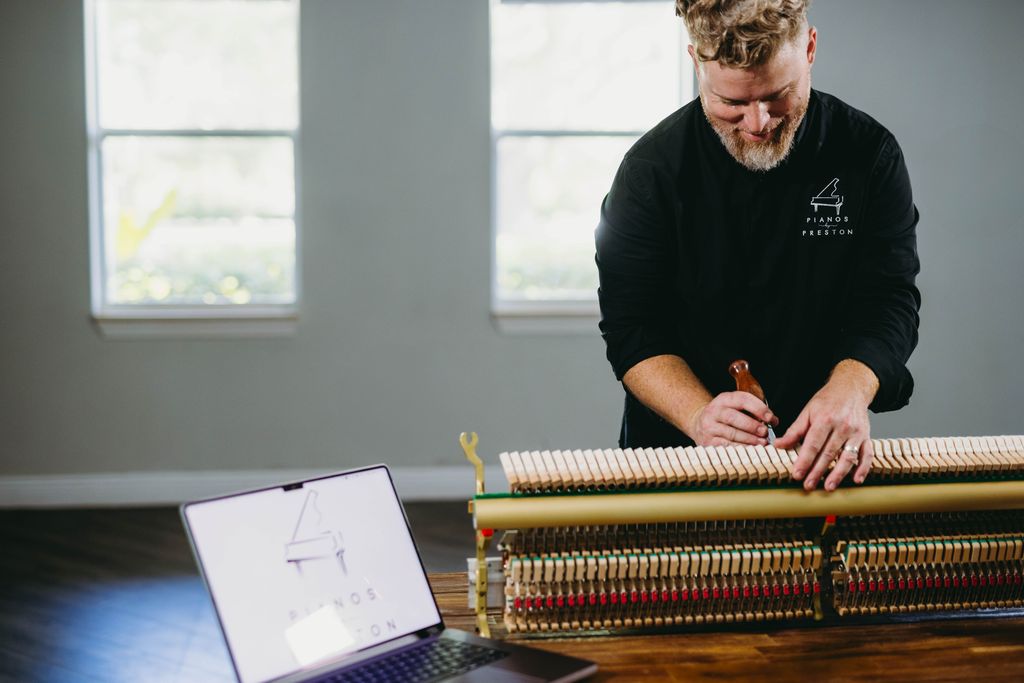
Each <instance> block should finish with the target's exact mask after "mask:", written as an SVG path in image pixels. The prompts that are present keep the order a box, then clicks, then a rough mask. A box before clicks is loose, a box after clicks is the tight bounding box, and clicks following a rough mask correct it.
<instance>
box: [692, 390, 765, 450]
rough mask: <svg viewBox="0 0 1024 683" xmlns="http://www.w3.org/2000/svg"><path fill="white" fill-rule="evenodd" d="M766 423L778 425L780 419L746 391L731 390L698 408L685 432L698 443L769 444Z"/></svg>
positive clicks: (722, 444)
mask: <svg viewBox="0 0 1024 683" xmlns="http://www.w3.org/2000/svg"><path fill="white" fill-rule="evenodd" d="M751 416H754V417H751ZM766 422H767V423H768V424H771V425H777V424H778V423H779V418H777V417H775V415H774V414H773V413H772V411H771V410H769V409H768V406H766V405H765V404H764V402H763V401H761V400H759V399H758V398H757V397H756V396H754V395H753V394H748V393H747V392H745V391H727V392H725V393H722V394H719V395H718V396H715V397H714V398H713V399H711V402H710V403H707V404H705V405H704V406H703V407H702V408H700V409H699V410H697V412H695V413H694V414H693V416H692V417H691V418H690V426H689V428H688V429H686V430H685V431H686V433H687V434H689V435H690V437H691V438H692V439H693V440H694V441H695V442H696V443H697V445H698V446H728V445H731V444H737V443H739V444H746V445H748V446H757V445H761V446H766V445H768V428H767V427H765V423H766Z"/></svg>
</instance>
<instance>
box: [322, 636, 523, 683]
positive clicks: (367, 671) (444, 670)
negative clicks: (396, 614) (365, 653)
mask: <svg viewBox="0 0 1024 683" xmlns="http://www.w3.org/2000/svg"><path fill="white" fill-rule="evenodd" d="M508 654H509V653H507V652H504V651H502V650H496V649H493V648H489V647H480V646H479V645H471V644H469V643H463V642H461V641H458V640H447V639H445V638H439V639H435V640H430V641H427V642H426V643H423V644H422V645H416V646H414V647H411V648H409V649H408V650H404V651H402V652H396V653H394V654H392V655H388V656H387V657H386V658H384V659H379V660H375V661H373V662H369V663H367V664H364V665H363V666H360V667H357V668H354V669H348V670H347V671H343V672H341V673H337V674H334V675H333V676H330V677H328V678H325V679H323V681H324V682H325V683H327V682H330V683H378V682H380V683H384V682H390V681H403V682H404V681H409V682H410V683H412V682H413V681H415V682H424V683H425V682H426V681H439V680H444V679H445V678H449V677H452V676H458V675H459V674H462V673H465V672H467V671H470V670H472V669H476V668H478V667H481V666H484V665H485V664H489V663H491V662H493V661H496V660H499V659H501V658H502V657H506V656H508Z"/></svg>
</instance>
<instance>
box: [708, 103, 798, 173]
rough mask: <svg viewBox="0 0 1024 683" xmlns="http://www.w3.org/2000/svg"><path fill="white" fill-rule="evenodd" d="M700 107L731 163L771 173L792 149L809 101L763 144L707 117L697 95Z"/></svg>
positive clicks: (795, 111) (774, 130) (781, 123)
mask: <svg viewBox="0 0 1024 683" xmlns="http://www.w3.org/2000/svg"><path fill="white" fill-rule="evenodd" d="M808 99H809V98H808ZM700 103H701V105H702V106H703V108H704V117H705V118H706V119H707V120H708V123H709V124H711V128H712V129H714V131H715V133H716V134H717V135H718V139H719V140H721V141H722V145H723V146H724V147H725V149H726V151H728V152H729V155H730V156H732V158H733V159H735V160H736V161H737V162H739V163H740V164H741V165H743V166H744V167H746V168H748V169H750V170H751V171H770V170H772V169H773V168H775V167H776V166H778V165H779V164H781V163H782V162H783V161H785V159H786V157H787V156H789V153H790V151H791V150H792V149H793V140H794V139H795V138H796V131H797V129H799V128H800V123H801V122H802V121H803V120H804V115H805V114H807V103H808V100H804V101H803V102H802V103H800V106H799V107H797V108H796V109H794V110H793V111H791V112H789V113H788V114H786V115H785V116H784V117H782V119H781V120H780V121H779V123H778V124H777V125H776V126H775V128H773V129H772V131H771V135H770V136H769V137H768V139H767V140H763V141H754V140H746V139H744V138H743V136H742V135H741V134H740V128H739V127H738V126H733V125H730V124H728V123H723V122H722V121H716V120H715V119H712V118H711V117H710V116H708V113H707V112H708V107H707V102H705V100H704V93H703V92H701V93H700ZM757 132H758V133H760V132H761V131H757Z"/></svg>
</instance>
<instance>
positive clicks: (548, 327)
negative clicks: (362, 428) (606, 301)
mask: <svg viewBox="0 0 1024 683" xmlns="http://www.w3.org/2000/svg"><path fill="white" fill-rule="evenodd" d="M584 2H590V3H594V2H596V3H602V2H620V3H626V4H629V3H635V4H651V3H655V2H666V4H667V0H491V2H489V3H488V8H489V14H488V23H487V30H488V41H487V45H488V51H487V56H488V73H489V74H490V78H489V80H488V118H489V119H490V120H489V121H488V124H489V129H490V311H491V318H492V319H493V320H494V322H495V324H496V325H497V326H498V329H499V330H501V331H503V332H511V333H534V332H542V333H543V332H550V333H556V334H561V333H576V332H586V333H593V332H595V331H596V330H597V322H598V320H599V319H600V310H599V308H598V300H597V290H596V289H595V290H594V292H593V296H592V297H589V298H587V299H545V300H536V299H534V300H529V301H523V300H513V299H506V298H502V297H501V295H500V289H499V287H498V272H499V270H498V248H497V246H498V236H499V234H500V229H499V228H500V226H499V223H498V171H499V169H498V146H499V144H500V143H501V141H502V140H503V139H505V138H527V137H540V138H574V137H594V138H633V139H634V140H636V139H639V138H640V136H642V135H643V134H644V133H646V132H647V129H643V130H638V129H600V130H599V129H586V130H584V129H576V128H568V129H554V128H537V129H533V128H507V129H498V128H495V126H494V112H493V102H494V100H493V93H494V82H493V79H494V65H493V62H492V45H493V40H494V36H493V31H492V26H493V23H492V17H491V15H490V12H491V11H493V8H494V6H495V5H497V4H515V5H534V4H537V5H545V4H548V5H550V4H583V3H584ZM677 20H678V22H679V24H678V29H677V30H678V36H679V47H680V49H679V50H678V53H679V56H678V60H679V81H678V83H677V94H678V97H677V101H678V106H679V107H681V106H683V105H684V104H686V102H688V101H689V100H688V99H686V98H687V97H689V98H692V97H693V96H694V94H695V89H694V84H693V74H692V71H691V70H690V69H689V66H688V55H687V52H686V50H685V49H683V48H685V46H686V45H687V44H688V43H689V38H688V36H687V35H686V28H685V26H684V24H683V21H682V19H678V18H677ZM668 113H669V112H666V116H667V115H668ZM656 123H657V121H651V122H650V126H654V125H655V124H656ZM611 182H612V179H611V178H609V179H608V184H609V185H611ZM595 228H596V222H595Z"/></svg>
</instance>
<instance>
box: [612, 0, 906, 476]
mask: <svg viewBox="0 0 1024 683" xmlns="http://www.w3.org/2000/svg"><path fill="white" fill-rule="evenodd" d="M807 4H808V0H677V2H676V13H677V14H679V15H680V16H682V17H683V20H684V21H685V22H686V26H687V28H688V30H689V35H690V39H691V41H692V44H691V45H690V47H689V53H690V57H691V59H692V60H693V64H694V69H695V71H696V76H697V83H698V85H699V89H700V97H699V98H698V99H696V100H694V101H693V102H691V103H690V104H688V105H687V106H685V107H683V108H682V109H680V110H679V111H677V112H676V113H674V114H672V115H671V116H670V117H668V118H667V119H665V120H664V121H662V122H661V123H660V124H659V125H658V126H656V127H655V128H654V129H653V130H651V131H650V132H648V133H647V134H646V135H644V137H643V138H641V139H640V141H638V142H637V144H636V145H634V146H633V148H632V149H631V150H630V151H629V152H628V153H627V154H626V157H625V159H624V160H623V162H622V165H621V166H620V168H619V171H618V173H617V174H616V177H615V180H614V182H613V184H612V188H611V190H610V191H609V193H608V195H607V197H606V198H605V201H604V203H603V205H602V211H601V222H600V225H599V227H598V230H597V263H598V270H599V273H600V283H601V284H600V291H599V299H600V303H601V314H602V319H601V331H602V335H603V336H604V339H605V341H606V343H607V350H608V359H609V361H610V362H611V364H612V367H613V369H614V371H615V373H616V377H617V378H618V379H620V380H621V381H622V383H623V385H624V387H625V389H626V405H625V412H624V415H623V423H622V432H621V435H620V444H621V445H622V446H623V447H627V446H629V447H641V446H669V445H687V444H691V443H697V444H700V445H721V444H728V443H738V444H766V443H767V438H766V437H767V425H773V426H775V427H776V428H784V429H785V430H786V431H785V434H784V435H783V436H782V437H780V438H779V439H778V440H777V441H776V442H775V445H776V446H777V447H779V448H798V453H799V457H798V458H797V460H796V464H795V466H794V470H793V476H794V478H795V479H798V480H801V479H802V480H803V482H804V487H805V488H806V489H808V490H810V489H813V488H815V487H816V486H817V485H818V483H819V482H820V481H821V480H822V479H823V478H824V477H825V474H826V473H827V470H828V467H829V465H830V464H831V463H832V462H835V467H834V469H833V470H832V472H831V474H828V476H827V478H826V480H825V484H824V487H825V489H826V490H830V491H831V490H834V489H835V488H836V486H838V485H839V483H840V481H842V480H843V478H845V477H846V476H847V475H848V474H849V473H850V472H851V471H852V472H853V473H854V474H853V479H854V481H855V482H856V483H858V484H859V483H862V482H863V481H864V479H865V477H866V476H867V474H868V472H869V470H870V468H871V459H872V455H873V454H872V450H871V441H870V423H869V419H868V409H869V408H870V409H872V410H874V411H876V412H879V411H886V410H895V409H898V408H901V407H902V406H904V405H906V404H907V401H908V399H909V397H910V394H911V392H912V391H913V379H912V378H911V376H910V373H909V372H908V371H907V368H906V366H905V364H906V361H907V359H908V358H909V356H910V353H911V351H912V350H913V349H914V347H915V346H916V344H917V327H918V310H919V308H920V293H919V292H918V290H917V288H916V287H915V284H914V280H915V276H916V275H917V273H918V271H919V262H918V258H917V246H916V236H915V228H916V225H917V220H918V214H917V210H916V208H915V207H914V204H913V200H912V197H911V190H910V181H909V178H908V175H907V170H906V166H905V164H904V161H903V155H902V153H901V151H900V148H899V145H898V144H897V143H896V140H895V139H894V138H893V136H892V135H891V134H890V133H889V132H888V131H887V130H885V129H884V128H883V127H882V126H881V125H879V124H878V123H877V122H876V121H874V120H873V119H871V118H870V117H869V116H867V115H866V114H864V113H862V112H860V111H857V110H856V109H854V108H852V107H850V106H849V105H847V104H845V103H843V102H841V101H840V100H838V99H837V98H835V97H832V96H830V95H827V94H825V93H821V92H818V91H816V90H812V89H811V67H812V65H813V64H814V55H815V49H816V47H817V33H816V31H815V29H814V28H813V27H810V26H809V25H808V23H807V17H806V11H807ZM739 358H744V359H746V360H748V361H749V362H750V366H751V371H752V372H753V374H754V375H755V376H756V377H757V379H758V381H759V382H760V384H761V385H762V387H763V388H764V390H765V393H766V395H767V398H768V401H769V403H770V406H771V407H770V408H769V407H768V406H767V405H766V404H765V403H763V402H761V401H760V400H758V399H756V398H755V397H754V396H752V395H750V394H747V393H743V392H737V391H735V390H734V389H735V384H734V383H733V380H732V378H731V377H730V376H729V374H728V372H727V368H728V366H729V364H730V362H731V361H733V360H736V359H739Z"/></svg>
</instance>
